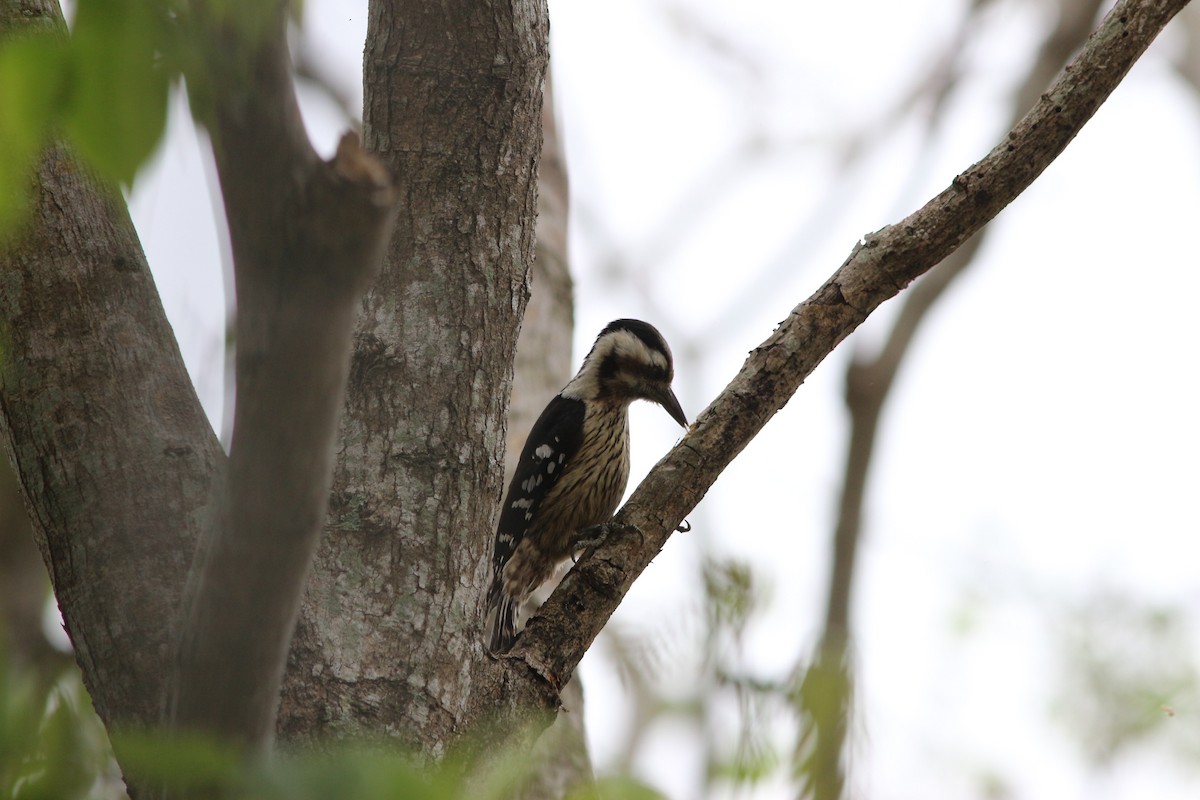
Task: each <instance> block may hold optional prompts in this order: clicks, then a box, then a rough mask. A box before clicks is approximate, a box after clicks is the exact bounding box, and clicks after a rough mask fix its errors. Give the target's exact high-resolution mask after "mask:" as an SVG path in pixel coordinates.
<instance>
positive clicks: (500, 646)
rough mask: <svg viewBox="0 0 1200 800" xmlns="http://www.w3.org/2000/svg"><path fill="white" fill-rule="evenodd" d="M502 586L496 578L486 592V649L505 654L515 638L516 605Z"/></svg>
mask: <svg viewBox="0 0 1200 800" xmlns="http://www.w3.org/2000/svg"><path fill="white" fill-rule="evenodd" d="M503 584H504V582H503V580H501V579H500V577H499V576H497V578H496V580H494V581H492V588H491V591H489V592H488V649H489V650H491V651H492V652H493V653H507V652H508V650H509V648H511V647H512V646H513V642H514V641H516V638H517V607H518V603H517V601H516V600H515V599H513V598H512V597H510V596H509V594H508V592H506V591H504V585H503Z"/></svg>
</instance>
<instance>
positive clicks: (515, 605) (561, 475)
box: [488, 319, 688, 653]
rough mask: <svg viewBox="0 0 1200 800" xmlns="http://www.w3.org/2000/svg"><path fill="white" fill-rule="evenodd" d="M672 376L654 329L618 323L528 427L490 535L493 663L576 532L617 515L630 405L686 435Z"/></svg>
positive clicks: (625, 474) (569, 551)
mask: <svg viewBox="0 0 1200 800" xmlns="http://www.w3.org/2000/svg"><path fill="white" fill-rule="evenodd" d="M674 376H675V367H674V364H673V363H672V361H671V349H670V348H669V347H667V342H666V340H665V339H663V337H662V334H660V333H659V332H658V330H657V329H655V327H654V326H653V325H650V324H649V323H646V322H642V321H641V320H636V319H618V320H615V321H613V322H610V323H609V324H608V325H607V326H605V328H604V330H602V331H600V335H599V336H597V337H596V342H595V344H593V345H592V349H591V351H590V352H589V353H588V354H587V358H585V359H584V360H583V366H581V367H580V368H579V372H578V373H577V374H576V375H575V377H574V378H572V379H571V382H570V383H568V384H567V385H566V386H565V387H564V388H563V390H562V391H561V392H559V393H558V394H557V395H556V396H555V397H554V398H553V399H552V400H551V401H550V403H549V404H548V405H547V406H546V408H545V410H543V411H542V413H541V416H539V417H538V419H537V422H535V423H534V424H533V428H532V429H531V430H530V431H529V438H528V439H526V440H525V447H524V448H523V449H522V450H521V458H520V461H518V462H517V468H516V471H515V472H514V473H513V477H512V482H511V483H509V486H508V493H507V494H506V495H505V498H504V504H503V505H502V506H501V508H500V522H499V524H498V525H497V527H496V545H495V551H494V553H493V555H492V586H491V590H490V591H489V592H488V620H489V623H490V633H489V637H488V646H489V648H490V649H491V651H492V652H493V653H503V652H507V651H508V649H509V648H510V647H512V644H513V640H514V639H515V638H516V635H517V631H516V626H517V612H518V610H519V609H520V608H521V604H522V603H523V602H524V601H525V600H526V598H528V597H529V595H531V594H532V593H533V592H534V590H535V589H537V587H538V586H540V585H541V584H542V583H543V582H545V581H546V580H547V579H549V578H550V577H551V576H552V575H553V574H554V571H555V570H556V569H557V568H558V565H559V564H560V563H562V562H563V561H564V560H566V559H567V558H570V557H571V556H573V555H574V554H575V551H576V550H577V549H578V543H579V541H580V538H581V537H580V531H582V530H583V529H585V528H588V527H590V526H593V525H598V524H600V523H602V522H607V521H608V520H609V519H610V518H611V517H612V515H613V513H614V512H615V511H616V510H617V505H618V504H619V503H620V502H621V497H622V496H623V495H624V494H625V485H626V483H627V482H628V481H629V404H630V403H632V402H633V401H634V400H650V401H652V402H655V403H658V404H659V405H661V406H662V407H663V408H665V409H666V410H667V413H668V414H670V415H671V417H672V418H673V419H674V420H675V421H676V422H678V423H679V424H680V425H682V426H683V427H685V428H686V427H687V424H688V421H687V417H686V416H685V415H684V413H683V409H682V408H681V407H680V405H679V400H678V399H677V398H676V397H675V392H673V391H672V390H671V379H672V378H673V377H674Z"/></svg>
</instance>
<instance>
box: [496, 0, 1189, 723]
mask: <svg viewBox="0 0 1200 800" xmlns="http://www.w3.org/2000/svg"><path fill="white" fill-rule="evenodd" d="M1186 4H1187V2H1186V0H1121V2H1118V3H1117V5H1116V6H1115V7H1114V8H1113V10H1112V11H1111V12H1110V13H1109V14H1108V16H1106V17H1105V19H1104V21H1103V23H1102V24H1101V25H1100V27H1099V28H1098V29H1097V30H1096V31H1095V32H1094V33H1093V34H1092V35H1091V37H1089V39H1088V41H1087V43H1086V44H1085V45H1084V47H1083V49H1082V50H1081V52H1080V53H1079V55H1078V56H1076V58H1075V59H1074V60H1073V61H1072V62H1071V63H1070V64H1069V65H1068V66H1067V67H1066V68H1065V69H1064V70H1063V72H1062V73H1061V74H1060V76H1059V78H1058V80H1057V81H1056V82H1055V83H1054V85H1053V86H1052V87H1051V88H1050V90H1049V91H1048V92H1047V93H1046V94H1043V95H1042V97H1041V98H1040V99H1039V100H1038V102H1037V103H1036V104H1035V105H1034V107H1033V109H1032V110H1030V112H1029V113H1028V114H1026V115H1025V117H1024V118H1023V119H1022V120H1021V121H1020V122H1019V123H1018V124H1017V125H1016V126H1015V127H1014V128H1013V129H1012V130H1011V131H1010V132H1009V134H1008V135H1007V136H1006V137H1005V139H1004V140H1003V141H1002V142H1001V143H1000V144H998V145H997V146H996V147H995V148H993V150H992V151H991V152H990V153H988V155H987V156H986V157H984V158H983V159H982V160H980V161H979V162H977V163H975V164H974V165H972V166H971V167H969V168H968V169H967V170H966V171H964V172H963V173H961V174H960V175H958V176H957V177H955V178H954V180H953V181H951V184H950V186H949V187H947V188H946V189H945V190H944V191H942V192H941V193H940V194H939V195H937V196H936V197H934V198H933V199H932V200H930V201H929V202H928V203H926V204H925V205H924V206H923V207H922V208H921V209H919V210H918V211H916V212H915V213H913V214H911V215H909V216H908V217H907V218H905V219H904V220H902V221H900V222H899V223H897V224H895V225H891V226H888V227H885V228H883V229H882V230H879V231H877V232H875V233H872V234H870V235H868V236H866V237H865V238H864V240H863V241H861V242H859V243H858V244H856V245H855V246H854V248H853V250H852V251H851V253H850V256H849V257H848V258H847V259H846V261H845V263H844V264H843V265H842V266H841V268H840V269H839V270H838V271H837V272H835V273H834V274H833V276H832V277H831V278H830V279H829V280H828V281H826V283H825V285H824V286H822V287H821V288H820V289H819V290H818V291H817V292H816V293H815V294H814V295H813V296H812V297H810V298H809V299H808V300H806V301H804V302H803V303H801V304H800V305H799V306H797V307H796V308H795V309H793V311H792V313H791V314H790V315H789V316H788V318H787V319H785V320H784V321H783V323H781V324H780V326H779V327H778V328H777V329H776V331H775V332H774V334H772V335H771V336H770V337H769V338H768V339H767V340H766V341H765V342H763V343H762V344H761V345H760V346H759V347H757V348H756V349H755V350H754V351H753V352H751V354H750V357H749V358H748V359H747V360H746V363H745V364H744V365H743V367H742V370H741V372H739V373H738V375H737V376H736V377H735V378H734V379H733V381H732V382H731V383H730V384H729V386H728V387H726V389H725V391H724V392H722V393H721V395H720V396H718V397H717V399H716V400H714V401H713V403H712V404H711V405H710V406H709V407H708V408H707V409H705V411H703V412H702V413H701V414H700V416H699V417H698V418H697V420H696V422H695V424H694V425H693V426H692V428H691V429H690V430H689V431H688V433H687V435H686V436H685V437H684V439H683V440H682V441H681V442H680V443H679V444H678V445H676V446H675V448H674V449H673V450H672V451H671V452H670V453H668V454H667V455H666V456H665V457H664V458H663V459H662V460H661V461H660V462H659V463H658V464H657V465H656V466H655V468H654V469H653V470H652V471H651V473H650V474H649V475H648V476H647V477H646V480H645V481H643V482H642V484H641V486H639V487H638V489H637V490H636V491H635V492H634V494H633V496H632V497H631V498H630V500H629V502H628V503H627V504H626V505H625V507H624V508H623V509H621V511H620V512H619V513H618V514H617V517H616V522H617V523H618V524H623V525H625V526H628V528H629V529H630V530H634V529H636V531H637V532H638V533H635V534H634V535H625V536H616V537H613V538H612V539H611V540H610V541H609V542H607V543H605V544H604V545H603V546H601V547H600V548H598V549H597V550H596V551H595V552H594V553H590V554H587V555H585V556H584V557H583V558H581V559H580V561H579V563H578V564H577V565H576V566H575V568H574V569H573V570H572V571H571V572H570V573H569V574H568V575H567V577H566V579H565V580H564V581H563V582H562V584H561V585H560V586H559V588H558V590H557V591H556V592H555V593H554V594H553V595H552V596H551V597H550V599H549V600H548V601H547V602H546V604H545V605H544V606H543V607H542V609H541V612H540V613H539V614H538V615H537V616H535V617H534V618H533V619H532V620H530V622H529V625H528V626H527V627H526V629H525V633H524V634H523V635H522V637H521V638H520V639H519V640H518V642H517V645H516V647H515V648H514V649H513V651H512V652H511V653H510V657H511V659H512V660H513V662H514V666H518V665H517V664H516V663H515V662H523V667H524V668H528V669H530V670H532V671H533V672H535V673H536V674H538V675H540V676H541V678H542V679H543V680H544V681H545V683H543V684H541V685H534V684H533V683H531V682H528V681H525V682H522V681H516V682H515V683H514V685H515V686H517V687H519V691H521V692H523V695H522V696H521V697H514V698H513V699H514V700H516V701H519V702H520V701H523V702H526V703H529V704H535V705H536V704H546V703H547V702H553V696H554V694H553V692H547V691H546V688H547V684H548V685H549V687H550V688H552V689H556V688H557V687H558V686H560V685H562V683H563V682H565V681H566V680H567V679H568V678H569V677H570V676H571V675H572V673H573V672H574V670H575V667H576V666H577V665H578V663H579V660H580V659H581V658H582V656H583V654H584V652H585V651H586V650H587V648H588V647H589V646H590V645H591V643H592V641H593V640H594V639H595V637H596V635H597V634H598V633H599V631H600V629H601V628H602V627H603V625H604V623H605V622H606V621H607V620H608V618H609V616H611V614H612V613H613V611H614V610H615V609H616V607H617V605H618V604H619V603H620V601H621V599H622V598H623V597H624V596H625V594H626V592H628V590H629V588H630V586H631V585H632V583H633V581H634V580H635V579H636V578H637V576H638V575H639V574H641V572H642V570H643V569H645V568H646V566H647V565H648V564H649V562H650V560H651V559H652V558H653V557H654V556H655V555H656V554H657V553H658V552H659V550H661V549H662V547H663V545H664V544H665V543H666V540H667V538H668V537H669V536H670V534H671V532H672V531H673V530H674V528H675V526H676V525H678V524H679V522H680V521H681V520H682V519H683V518H684V516H685V515H686V514H687V513H688V512H689V511H690V510H691V509H692V508H694V507H695V505H696V504H697V503H698V502H699V501H700V499H701V498H702V497H703V496H704V494H705V492H707V490H708V488H709V487H710V486H712V484H713V482H714V481H715V480H716V478H717V476H718V475H720V473H721V472H722V471H723V470H724V469H725V467H726V466H727V465H728V464H729V462H730V461H732V460H733V458H734V457H735V456H736V455H737V454H738V453H739V452H741V450H742V448H744V447H745V446H746V444H747V443H749V441H750V440H751V439H752V438H753V437H754V436H755V435H756V434H757V433H758V431H759V430H761V429H762V427H763V425H765V424H766V422H767V420H769V419H770V418H771V417H772V416H773V415H774V414H775V412H776V411H777V410H779V409H780V408H782V407H783V405H784V404H785V403H786V402H787V401H788V399H789V398H790V397H791V396H792V394H793V393H795V391H796V389H798V388H799V386H800V384H801V383H802V382H803V380H804V379H805V378H806V377H807V376H808V375H809V374H810V373H811V372H812V371H813V370H814V369H815V368H816V366H817V365H818V364H819V363H820V362H821V361H822V360H823V359H824V358H825V356H826V355H828V354H829V353H830V352H831V351H832V350H833V348H834V347H836V346H837V345H838V344H839V343H840V342H841V341H842V340H843V339H845V338H846V337H847V336H848V335H849V334H850V333H851V332H852V331H853V330H854V329H855V328H856V327H857V326H858V325H859V324H861V323H862V322H863V320H865V319H866V318H867V316H868V315H869V314H870V313H871V312H872V311H874V310H875V309H876V308H877V307H878V306H879V305H880V304H881V303H883V302H884V301H885V300H888V299H890V298H891V297H893V296H895V295H896V294H897V293H899V292H900V291H901V290H902V289H903V288H905V287H906V286H908V284H910V283H911V282H912V281H913V280H915V279H916V278H917V277H918V276H920V275H921V274H923V273H924V272H926V271H927V270H929V269H930V268H931V267H933V266H934V265H935V264H937V263H938V262H939V261H941V260H942V259H943V258H945V257H946V256H947V255H949V254H950V253H952V252H953V251H954V250H955V248H957V247H958V246H959V245H960V244H962V243H963V242H964V241H966V239H967V238H969V237H970V236H971V235H972V234H974V233H975V232H976V231H978V230H979V229H980V228H981V227H983V226H984V225H985V224H986V223H987V222H989V221H990V220H991V219H992V218H993V217H995V216H996V214H998V213H999V212H1000V210H1001V209H1003V208H1004V207H1005V206H1007V205H1008V204H1009V203H1011V202H1012V201H1013V200H1014V199H1015V198H1016V197H1017V196H1018V195H1019V194H1020V193H1021V192H1022V191H1024V190H1025V189H1026V188H1027V187H1028V186H1029V185H1030V184H1031V183H1032V182H1033V180H1034V179H1035V178H1036V177H1037V176H1038V175H1040V174H1041V172H1042V171H1043V170H1045V169H1046V167H1047V166H1049V165H1050V163H1051V162H1052V161H1053V160H1054V159H1055V158H1056V157H1057V156H1058V155H1059V154H1060V153H1061V152H1062V151H1063V149H1064V148H1065V147H1066V146H1067V144H1068V143H1070V141H1071V140H1072V139H1073V138H1074V137H1075V135H1076V134H1077V133H1078V132H1079V130H1080V129H1081V128H1082V127H1083V125H1084V124H1085V123H1086V122H1087V121H1088V120H1089V119H1090V118H1091V116H1092V114H1094V113H1095V111H1096V109H1097V108H1099V106H1100V104H1101V103H1102V102H1103V101H1104V100H1105V99H1106V98H1107V97H1108V95H1109V94H1110V93H1111V92H1112V91H1113V89H1115V88H1116V86H1117V84H1118V83H1120V81H1121V79H1122V78H1123V77H1124V76H1125V74H1126V73H1127V72H1128V71H1129V69H1130V67H1132V66H1133V64H1134V62H1135V61H1136V60H1137V59H1138V58H1139V57H1140V56H1141V54H1142V53H1143V52H1145V50H1146V48H1147V47H1149V45H1150V43H1151V42H1152V41H1154V39H1155V37H1156V36H1157V35H1158V33H1159V32H1160V31H1161V30H1162V29H1163V27H1164V26H1165V25H1166V24H1167V23H1168V22H1169V21H1170V20H1171V18H1172V17H1173V16H1174V15H1175V14H1176V13H1178V11H1179V10H1180V9H1181V8H1183V6H1185V5H1186Z"/></svg>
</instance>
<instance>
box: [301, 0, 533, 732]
mask: <svg viewBox="0 0 1200 800" xmlns="http://www.w3.org/2000/svg"><path fill="white" fill-rule="evenodd" d="M546 34H547V21H546V8H545V5H544V3H542V2H537V1H536V0H535V1H532V2H521V3H514V4H500V5H498V6H490V5H486V4H483V5H481V4H478V3H473V2H466V1H465V0H463V1H462V2H457V3H452V4H451V6H450V7H449V8H445V7H437V8H434V7H431V6H427V5H425V4H421V3H406V2H399V1H398V0H382V1H381V2H373V3H372V4H371V7H370V16H369V20H368V30H367V43H366V57H365V66H364V81H365V87H364V88H365V109H364V120H363V122H364V133H365V139H366V143H367V146H368V148H369V149H370V150H371V151H372V152H374V153H376V154H377V155H378V156H379V157H380V158H381V159H383V160H384V162H385V163H387V164H388V165H389V166H390V167H391V169H392V171H393V172H394V173H395V174H396V175H397V176H398V180H399V185H400V191H401V198H400V207H401V208H402V209H403V211H402V212H401V214H400V215H399V219H398V220H397V223H396V228H395V232H394V234H393V238H392V241H391V244H390V245H389V247H388V250H387V254H386V257H385V261H384V268H383V272H382V274H381V275H380V277H379V280H378V282H377V283H376V285H375V287H374V289H373V290H372V291H371V292H370V293H369V294H368V296H367V298H366V300H365V301H364V302H363V304H362V309H361V312H360V315H359V321H358V326H357V329H356V331H355V336H354V354H353V360H352V365H351V373H350V383H349V387H348V391H347V398H346V406H345V411H344V416H343V422H342V432H341V443H342V444H341V450H340V452H339V454H338V460H337V465H336V468H335V473H334V488H333V494H332V497H331V500H330V513H329V518H328V521H327V524H326V529H325V536H324V538H323V540H322V543H321V546H320V548H319V550H318V553H317V559H316V563H315V565H314V570H313V575H312V577H311V579H310V581H309V584H308V589H307V592H306V595H305V599H304V603H303V607H302V611H301V616H300V623H299V625H298V627H297V630H296V635H295V638H294V640H293V644H292V651H291V655H290V658H289V663H288V673H287V677H286V679H285V684H284V691H283V699H282V705H281V710H280V719H279V732H280V735H281V737H283V738H284V739H286V740H290V741H298V740H307V739H311V738H313V737H316V736H318V735H320V734H327V733H338V734H364V735H366V734H371V735H379V734H381V733H383V734H394V735H398V736H400V738H402V739H403V740H404V741H406V742H407V743H408V744H409V745H410V746H412V747H413V748H415V749H417V750H418V751H420V752H423V753H426V754H428V755H431V756H437V755H440V754H441V753H443V752H445V748H446V746H447V744H448V743H449V742H450V741H451V740H452V739H453V738H454V737H455V736H456V735H458V734H459V733H460V732H462V731H463V730H464V729H465V728H466V727H468V726H469V724H470V723H471V722H473V721H474V720H476V719H478V718H480V717H481V716H482V715H483V714H485V713H486V711H487V709H488V708H489V707H490V705H491V704H492V703H494V702H495V697H494V696H492V697H487V696H484V694H483V693H482V692H480V691H479V689H480V686H481V683H490V681H484V680H483V674H484V673H487V672H492V671H494V670H495V668H496V666H495V662H494V661H492V660H491V659H489V658H487V657H486V656H485V655H484V653H483V647H482V641H483V640H482V634H481V629H482V614H483V605H482V604H483V599H484V593H485V592H486V587H487V583H488V580H489V579H490V574H489V569H490V566H489V565H490V561H489V556H490V548H491V539H492V535H493V532H494V528H493V519H494V517H493V515H494V512H495V509H496V507H497V505H498V502H499V494H500V489H501V486H500V477H501V465H502V463H503V459H504V449H505V440H504V419H505V411H506V408H507V404H508V397H509V390H510V386H511V380H512V365H513V357H514V353H515V351H516V344H517V331H518V326H519V324H520V320H521V315H522V313H523V312H524V309H525V304H526V299H527V297H528V291H529V289H528V282H529V270H530V266H531V264H532V261H533V257H534V225H533V222H534V220H535V217H536V213H537V164H538V156H539V151H540V146H541V138H542V137H541V105H542V91H541V90H542V78H543V73H544V69H545V63H546Z"/></svg>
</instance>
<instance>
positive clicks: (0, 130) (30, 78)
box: [0, 34, 66, 236]
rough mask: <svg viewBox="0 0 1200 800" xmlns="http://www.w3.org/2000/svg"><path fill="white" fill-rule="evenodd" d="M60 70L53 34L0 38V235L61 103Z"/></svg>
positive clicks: (15, 216)
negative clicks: (1, 144) (2, 39)
mask: <svg viewBox="0 0 1200 800" xmlns="http://www.w3.org/2000/svg"><path fill="white" fill-rule="evenodd" d="M65 76H66V59H65V50H64V47H63V43H62V40H61V38H60V37H58V36H54V35H48V34H43V35H32V36H24V37H20V38H13V39H8V40H6V41H4V42H3V43H2V44H0V142H3V143H4V144H3V146H2V147H0V236H2V235H3V234H4V233H6V232H8V231H10V230H11V229H12V227H13V225H14V224H15V223H16V222H17V221H18V220H19V219H20V218H21V217H22V216H23V214H24V209H25V208H26V206H27V204H28V201H29V197H28V192H29V187H30V180H29V178H30V175H31V172H32V170H33V168H34V163H35V159H36V158H37V156H38V154H39V153H41V151H42V147H43V146H44V145H45V143H46V141H47V139H48V138H49V136H50V131H51V129H52V127H53V124H54V120H55V117H56V116H57V114H58V112H59V110H60V108H61V104H62V91H63V85H64V80H65Z"/></svg>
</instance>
